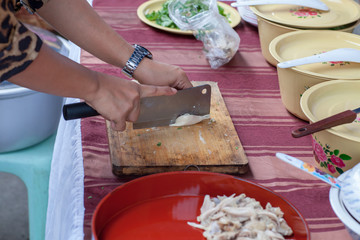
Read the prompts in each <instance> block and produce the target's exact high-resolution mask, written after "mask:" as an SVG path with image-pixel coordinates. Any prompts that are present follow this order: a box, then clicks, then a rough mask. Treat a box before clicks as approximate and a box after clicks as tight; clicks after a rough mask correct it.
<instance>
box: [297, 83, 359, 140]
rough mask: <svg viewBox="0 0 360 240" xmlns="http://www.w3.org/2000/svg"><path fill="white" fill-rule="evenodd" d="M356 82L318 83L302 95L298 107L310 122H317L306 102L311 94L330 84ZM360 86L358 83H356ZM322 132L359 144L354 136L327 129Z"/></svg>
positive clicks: (357, 138)
mask: <svg viewBox="0 0 360 240" xmlns="http://www.w3.org/2000/svg"><path fill="white" fill-rule="evenodd" d="M355 82H356V81H353V80H347V79H338V80H333V81H326V82H322V83H318V84H316V85H314V86H311V87H310V88H309V89H307V90H306V91H305V92H304V93H303V95H302V96H301V98H300V107H301V110H302V111H303V113H304V114H305V116H306V117H307V118H308V119H309V120H310V121H311V122H316V121H319V120H320V119H316V118H315V116H314V115H313V114H312V112H311V111H310V109H309V105H308V104H307V103H308V100H309V97H310V96H311V94H312V93H314V92H316V91H318V90H319V89H320V88H323V87H325V86H328V85H332V84H341V83H355ZM358 84H360V82H359V83H358ZM324 131H326V132H329V133H331V134H333V135H336V136H338V137H341V138H343V139H347V140H351V141H355V142H357V143H360V137H354V136H349V135H348V134H341V133H339V132H337V131H334V130H333V129H331V128H329V129H325V130H324Z"/></svg>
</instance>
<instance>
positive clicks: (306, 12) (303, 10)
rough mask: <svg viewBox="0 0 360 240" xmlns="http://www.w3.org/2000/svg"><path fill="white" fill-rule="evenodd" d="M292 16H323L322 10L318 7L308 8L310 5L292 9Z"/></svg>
mask: <svg viewBox="0 0 360 240" xmlns="http://www.w3.org/2000/svg"><path fill="white" fill-rule="evenodd" d="M290 13H291V16H295V17H297V18H304V19H305V18H309V17H311V18H315V17H321V14H322V12H321V11H320V10H318V9H314V8H308V7H299V8H292V9H290Z"/></svg>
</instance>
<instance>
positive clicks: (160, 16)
mask: <svg viewBox="0 0 360 240" xmlns="http://www.w3.org/2000/svg"><path fill="white" fill-rule="evenodd" d="M170 1H171V0H167V1H166V2H164V3H163V4H162V8H161V9H160V10H159V11H153V12H151V13H149V14H146V15H145V17H146V18H147V19H149V20H150V21H155V22H156V24H158V25H160V26H163V27H168V28H175V29H179V28H178V26H176V24H175V23H174V22H173V21H172V20H171V18H170V16H169V10H168V6H169V3H170ZM202 2H203V0H189V1H187V2H185V3H184V4H183V5H181V7H182V8H184V9H186V11H184V12H186V13H184V14H186V15H187V17H192V16H194V15H196V14H198V13H200V12H203V11H207V10H209V7H208V6H207V5H206V4H203V3H202ZM218 9H219V13H220V15H222V16H224V17H226V19H227V20H228V22H229V23H231V20H230V14H225V13H224V8H222V7H220V6H219V5H218Z"/></svg>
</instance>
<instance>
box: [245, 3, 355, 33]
mask: <svg viewBox="0 0 360 240" xmlns="http://www.w3.org/2000/svg"><path fill="white" fill-rule="evenodd" d="M348 4H355V5H354V7H355V8H357V9H358V14H357V16H356V17H354V19H356V20H353V21H352V22H357V21H359V20H360V5H359V3H358V2H356V1H348ZM258 7H259V6H256V5H254V6H249V8H250V10H251V11H252V12H253V13H254V14H255V15H256V16H258V17H259V16H260V17H262V18H265V19H268V20H269V21H272V22H276V23H279V24H282V23H281V21H277V20H275V19H272V18H271V17H267V16H266V15H265V14H263V13H262V12H261V11H259V10H258ZM352 22H348V23H346V24H342V25H329V26H328V27H324V26H318V27H313V26H312V27H311V25H307V26H305V25H303V26H302V25H298V24H294V25H287V26H289V27H295V28H311V29H316V30H320V29H326V28H336V27H341V26H343V25H348V24H351V23H352Z"/></svg>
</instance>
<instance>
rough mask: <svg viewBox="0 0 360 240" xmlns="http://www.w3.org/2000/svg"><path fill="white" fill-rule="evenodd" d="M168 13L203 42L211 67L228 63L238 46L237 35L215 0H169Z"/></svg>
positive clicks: (238, 39) (181, 26)
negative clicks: (220, 11) (220, 12)
mask: <svg viewBox="0 0 360 240" xmlns="http://www.w3.org/2000/svg"><path fill="white" fill-rule="evenodd" d="M169 16H170V18H171V19H172V20H173V21H174V23H175V24H176V25H177V26H178V27H179V28H180V29H181V30H191V31H192V32H193V34H194V36H195V37H196V39H197V40H200V41H202V42H203V44H204V46H203V52H204V53H205V56H206V59H207V60H208V61H209V63H210V66H211V68H213V69H216V68H219V67H220V66H222V65H224V64H226V63H228V62H229V61H230V60H231V59H232V58H233V57H234V55H235V54H236V52H237V50H238V49H239V44H240V37H239V35H238V34H237V33H236V32H235V31H234V29H232V27H231V26H230V24H229V22H228V20H227V19H226V18H225V17H224V16H221V15H220V14H219V10H218V6H217V1H216V0H172V1H171V2H170V3H169Z"/></svg>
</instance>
